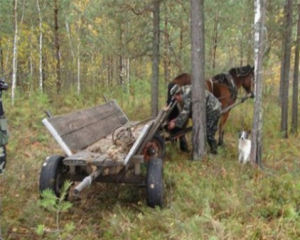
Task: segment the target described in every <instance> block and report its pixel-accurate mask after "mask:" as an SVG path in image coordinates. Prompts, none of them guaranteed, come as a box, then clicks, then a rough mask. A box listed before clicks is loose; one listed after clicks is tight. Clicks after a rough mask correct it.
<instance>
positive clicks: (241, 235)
mask: <svg viewBox="0 0 300 240" xmlns="http://www.w3.org/2000/svg"><path fill="white" fill-rule="evenodd" d="M136 92H138V91H136ZM88 94H89V96H91V98H90V99H89V98H88V97H84V96H77V95H76V94H74V95H67V96H66V95H64V96H59V97H56V98H55V99H50V98H47V97H46V96H44V95H38V94H36V95H32V96H31V97H30V99H25V98H20V99H16V102H15V105H14V106H10V101H9V99H8V97H5V96H4V99H3V101H4V104H5V110H6V117H7V119H8V124H9V130H10V134H11V137H10V142H9V144H8V146H7V149H8V164H7V171H6V173H5V174H4V175H2V176H0V197H1V199H0V201H1V202H0V203H1V206H2V211H1V215H0V227H1V234H2V237H3V239H5V240H8V239H22V240H23V239H25V240H26V239H28V240H29V239H30V240H32V239H47V240H48V239H57V234H55V232H54V231H55V230H56V229H57V219H56V217H55V216H54V215H53V213H52V212H49V211H47V210H45V209H44V208H43V207H41V206H40V205H39V204H38V203H39V191H38V181H39V174H40V170H41V165H42V163H43V161H44V159H45V158H46V157H47V156H48V155H52V154H62V150H61V149H60V148H59V146H58V145H57V143H56V142H55V140H54V139H53V138H52V137H51V136H50V134H49V133H48V132H47V130H46V129H45V127H44V126H43V125H42V123H41V120H42V119H43V118H44V110H45V109H49V110H51V112H52V113H53V114H55V115H57V114H63V113H67V112H71V111H74V110H76V109H81V108H86V107H92V106H93V105H95V104H98V103H101V102H103V99H102V97H101V96H98V95H97V94H96V93H93V94H91V93H90V92H89V93H88ZM107 95H108V98H115V99H117V101H118V102H119V103H120V105H121V107H122V109H123V110H124V112H126V113H127V115H128V116H129V118H130V119H132V120H136V119H145V118H147V117H149V111H150V101H149V99H145V97H143V96H142V95H141V94H140V95H137V94H135V95H134V96H132V95H129V94H128V93H126V94H124V95H123V97H122V99H120V97H119V96H120V92H117V91H116V93H114V92H113V91H110V92H109V93H108V94H107ZM121 95H122V94H121ZM162 95H163V93H162ZM129 99H130V100H129ZM161 102H162V103H163V100H162V101H161ZM266 102H267V104H268V105H266V104H265V105H264V110H265V112H264V124H263V156H262V161H263V165H264V166H265V168H264V170H260V169H257V168H255V167H253V166H251V165H250V164H247V165H240V164H238V161H237V131H238V130H240V129H241V128H243V127H250V128H251V124H252V117H251V115H250V116H249V112H250V113H252V104H253V101H252V100H248V101H246V102H245V103H243V104H242V105H239V106H237V107H236V108H234V109H233V110H232V112H231V114H230V117H229V120H228V123H227V125H226V132H225V144H226V145H225V147H224V148H222V149H219V154H218V155H216V156H211V155H209V156H208V159H207V160H206V161H202V162H191V161H189V160H188V159H189V157H190V156H189V154H188V153H181V152H180V150H179V149H178V147H177V146H174V145H171V144H167V152H166V159H165V160H166V161H165V165H164V178H165V207H164V208H163V209H151V208H148V207H147V206H146V203H145V202H146V201H145V190H144V189H139V188H135V187H132V186H128V185H117V184H102V183H95V184H93V185H92V186H91V187H89V188H88V189H85V190H84V191H83V192H82V193H81V195H80V198H79V199H76V198H74V197H72V196H70V202H71V203H72V207H71V208H70V209H68V210H67V211H66V212H61V213H60V214H59V218H60V219H59V223H60V224H61V226H72V228H71V229H70V230H66V231H65V232H62V234H61V237H62V239H75V240H77V239H78V240H82V239H114V240H117V239H128V240H129V239H155V240H156V239H174V240H177V239H178V240H182V239H186V240H190V239H192V240H193V239H195V240H197V239H209V240H214V239H298V238H299V236H300V221H299V220H300V219H299V209H300V208H299V207H300V183H299V182H300V181H299V180H300V177H299V156H300V151H299V147H298V144H299V135H297V134H296V135H290V137H289V139H282V138H281V133H280V131H279V125H280V122H279V121H280V109H279V107H278V106H276V105H275V104H274V103H272V101H268V100H266ZM162 105H163V104H161V106H162ZM145 106H147V107H145ZM188 137H189V139H190V138H191V136H190V135H189V136H188ZM189 145H190V146H191V143H190V142H189ZM39 226H43V234H42V235H38V234H37V231H38V228H39ZM73 227H74V229H73Z"/></svg>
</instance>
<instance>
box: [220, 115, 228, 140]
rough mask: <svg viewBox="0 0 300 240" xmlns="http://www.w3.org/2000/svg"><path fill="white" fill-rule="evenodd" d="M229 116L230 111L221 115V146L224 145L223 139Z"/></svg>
mask: <svg viewBox="0 0 300 240" xmlns="http://www.w3.org/2000/svg"><path fill="white" fill-rule="evenodd" d="M228 116H229V111H228V112H225V113H223V114H222V115H221V118H220V123H219V142H218V145H219V146H223V145H224V140H223V137H224V130H223V128H224V125H225V123H226V121H227V118H228Z"/></svg>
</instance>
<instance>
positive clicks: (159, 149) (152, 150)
mask: <svg viewBox="0 0 300 240" xmlns="http://www.w3.org/2000/svg"><path fill="white" fill-rule="evenodd" d="M143 155H144V159H145V160H146V161H149V160H150V159H152V158H160V159H164V158H165V139H164V138H163V137H161V136H160V135H159V133H156V134H155V135H154V136H153V138H152V140H150V141H149V142H148V143H147V144H146V146H145V148H144V150H143Z"/></svg>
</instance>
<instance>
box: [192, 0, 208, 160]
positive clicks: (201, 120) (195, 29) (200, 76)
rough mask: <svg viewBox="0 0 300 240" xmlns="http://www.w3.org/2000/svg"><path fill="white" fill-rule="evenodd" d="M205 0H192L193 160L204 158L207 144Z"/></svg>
mask: <svg viewBox="0 0 300 240" xmlns="http://www.w3.org/2000/svg"><path fill="white" fill-rule="evenodd" d="M203 8H204V0H191V32H192V36H191V39H192V49H191V57H192V59H191V60H192V61H191V64H192V108H193V109H192V113H193V160H202V159H203V157H204V156H205V145H206V101H205V74H204V72H205V71H204V62H205V61H204V56H205V49H204V46H205V44H204V12H203Z"/></svg>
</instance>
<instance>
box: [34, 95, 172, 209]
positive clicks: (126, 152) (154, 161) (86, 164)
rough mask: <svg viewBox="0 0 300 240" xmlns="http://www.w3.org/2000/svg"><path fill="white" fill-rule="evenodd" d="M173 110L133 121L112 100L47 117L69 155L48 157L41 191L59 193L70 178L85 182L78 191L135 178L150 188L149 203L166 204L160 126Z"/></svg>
mask: <svg viewBox="0 0 300 240" xmlns="http://www.w3.org/2000/svg"><path fill="white" fill-rule="evenodd" d="M173 104H174V103H173ZM170 109H171V106H168V107H166V108H165V109H163V110H161V111H160V113H159V115H158V116H157V117H156V118H155V119H149V120H147V121H143V122H131V121H129V119H128V117H127V116H126V114H125V113H124V112H123V111H122V109H121V108H120V107H119V105H118V104H117V102H116V101H114V100H112V101H109V102H106V103H104V104H101V105H98V106H95V107H92V108H89V109H84V110H79V111H76V112H73V113H70V114H66V115H61V116H54V117H52V116H51V117H47V118H45V119H43V120H42V122H43V124H44V125H45V126H46V128H47V129H48V130H49V132H50V133H51V134H52V136H53V137H54V138H55V139H56V141H57V142H58V144H59V145H60V147H61V148H62V149H63V151H64V154H62V155H51V156H49V157H47V158H46V160H45V161H44V162H43V165H42V169H41V174H40V184H39V190H40V191H41V192H42V191H44V190H45V189H51V190H53V192H54V193H55V194H56V196H58V197H59V196H60V193H61V189H62V186H63V183H64V182H65V181H66V180H70V181H72V182H79V183H78V184H77V185H76V186H75V187H74V190H73V194H74V195H78V194H80V192H81V191H82V190H83V189H84V188H85V187H87V186H89V185H90V184H91V183H92V182H94V181H97V182H114V183H131V184H136V185H138V186H144V187H146V203H147V205H148V206H150V207H155V206H160V207H162V205H163V185H164V183H163V159H164V155H165V141H164V138H163V137H162V136H161V135H160V134H159V129H160V127H161V126H162V124H163V122H164V121H165V119H166V117H167V115H168V113H169V112H170ZM142 165H144V166H145V167H141V166H142ZM144 169H146V170H144Z"/></svg>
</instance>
